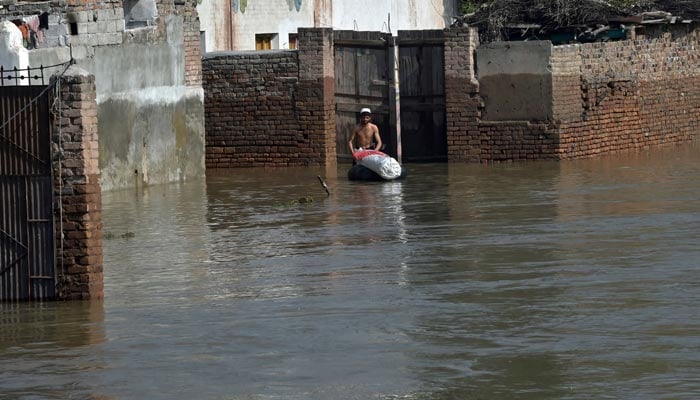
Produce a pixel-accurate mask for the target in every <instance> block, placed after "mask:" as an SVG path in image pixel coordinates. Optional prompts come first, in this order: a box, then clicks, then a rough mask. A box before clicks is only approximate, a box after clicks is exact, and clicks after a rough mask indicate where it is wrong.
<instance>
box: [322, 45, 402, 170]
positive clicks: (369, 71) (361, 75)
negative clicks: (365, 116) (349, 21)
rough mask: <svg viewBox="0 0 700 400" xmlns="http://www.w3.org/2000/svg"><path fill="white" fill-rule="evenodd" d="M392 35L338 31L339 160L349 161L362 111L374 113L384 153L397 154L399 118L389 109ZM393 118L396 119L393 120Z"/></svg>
mask: <svg viewBox="0 0 700 400" xmlns="http://www.w3.org/2000/svg"><path fill="white" fill-rule="evenodd" d="M390 43H391V35H389V34H384V33H381V32H356V31H335V32H334V38H333V45H334V48H335V103H336V110H335V127H336V130H335V131H336V149H337V153H338V159H339V160H341V161H342V160H346V161H347V160H350V158H351V157H350V149H349V148H348V141H349V140H350V135H351V134H352V130H353V128H354V127H355V125H357V123H358V116H359V112H360V109H361V108H363V107H369V108H370V109H372V122H374V123H375V124H376V125H377V127H378V128H379V133H380V135H381V137H382V141H383V142H384V143H386V145H387V146H386V149H385V151H386V152H387V153H390V154H392V155H395V154H396V144H395V141H393V142H392V140H393V138H395V134H394V132H396V126H395V125H396V123H395V122H394V124H393V126H392V123H391V121H392V120H393V121H395V118H396V115H395V114H393V113H392V110H391V108H390V106H389V104H390V102H389V92H390V91H389V84H390V81H391V80H392V76H393V75H392V74H393V68H392V65H393V59H394V57H393V50H392V51H390V48H389V44H390ZM392 118H393V119H392Z"/></svg>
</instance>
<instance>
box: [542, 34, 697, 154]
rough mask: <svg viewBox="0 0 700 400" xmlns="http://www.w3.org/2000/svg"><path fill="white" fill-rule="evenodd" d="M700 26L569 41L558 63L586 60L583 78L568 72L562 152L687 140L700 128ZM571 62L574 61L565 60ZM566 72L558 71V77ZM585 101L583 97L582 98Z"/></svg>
mask: <svg viewBox="0 0 700 400" xmlns="http://www.w3.org/2000/svg"><path fill="white" fill-rule="evenodd" d="M698 45H700V31H698V30H695V31H692V30H689V29H688V28H687V27H686V26H682V27H672V32H667V33H663V34H660V35H659V36H655V37H654V36H652V37H649V36H647V38H644V39H638V40H625V41H620V42H613V43H591V44H581V45H576V46H567V47H569V49H566V50H562V51H565V52H567V53H570V56H569V57H567V58H565V59H553V60H552V61H553V63H552V65H553V68H554V71H560V70H562V69H564V68H567V69H568V68H570V66H572V64H575V63H577V62H578V64H579V65H578V67H579V79H578V80H576V79H569V80H566V79H564V80H561V81H560V87H559V90H558V91H557V92H556V94H555V98H554V102H555V104H560V105H562V106H561V107H562V108H565V107H566V106H567V105H572V104H573V101H574V99H575V98H577V97H580V99H581V101H580V104H581V112H580V113H578V115H577V113H576V112H574V111H575V110H574V109H575V108H576V107H573V106H571V109H570V112H565V113H562V115H561V116H562V119H561V121H560V124H559V126H558V132H559V134H560V137H561V145H560V148H559V150H558V157H559V158H581V157H592V156H596V155H598V154H603V153H611V152H617V151H624V150H633V149H639V148H647V147H652V146H660V145H665V144H669V143H682V142H688V141H690V140H693V138H694V137H696V135H697V134H698V131H699V129H698V128H700V124H699V121H700V69H699V66H700V52H698V50H697V48H698ZM564 65H566V67H563V66H564ZM556 76H558V77H561V76H562V75H561V74H555V77H556ZM576 106H578V105H576Z"/></svg>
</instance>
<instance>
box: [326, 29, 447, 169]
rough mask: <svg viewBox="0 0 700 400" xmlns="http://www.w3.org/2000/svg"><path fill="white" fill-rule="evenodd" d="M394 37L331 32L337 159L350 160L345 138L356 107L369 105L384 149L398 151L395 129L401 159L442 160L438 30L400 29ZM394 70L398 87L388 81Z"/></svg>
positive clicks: (356, 117)
mask: <svg viewBox="0 0 700 400" xmlns="http://www.w3.org/2000/svg"><path fill="white" fill-rule="evenodd" d="M397 39H398V40H397V41H396V42H394V38H393V37H392V35H391V34H388V33H380V32H357V31H335V32H334V47H335V101H336V114H335V117H336V148H337V152H338V159H339V160H340V161H343V160H346V161H347V160H349V159H350V150H349V148H348V140H349V138H350V135H351V133H352V130H353V128H354V127H355V125H356V124H357V123H358V120H359V110H360V109H361V108H362V107H369V108H371V109H372V122H374V123H375V124H376V125H377V127H378V128H379V132H380V134H381V137H382V142H384V143H385V144H386V148H385V149H384V151H385V152H386V153H388V154H390V155H392V156H394V157H396V156H397V155H398V152H399V146H398V145H399V140H398V139H397V131H398V133H399V135H398V136H400V144H401V158H402V159H403V160H404V161H444V160H447V135H446V123H445V77H444V70H445V68H444V35H443V31H438V30H433V31H400V32H399V35H398V38H397ZM395 43H396V44H397V45H398V48H399V52H398V62H396V56H395V54H396V52H395V47H394V46H395ZM396 69H398V73H399V90H396V87H395V86H394V84H393V82H394V75H395V73H396ZM398 117H400V120H399V119H398ZM397 121H398V122H399V123H397Z"/></svg>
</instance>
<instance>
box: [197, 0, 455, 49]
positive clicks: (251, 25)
mask: <svg viewBox="0 0 700 400" xmlns="http://www.w3.org/2000/svg"><path fill="white" fill-rule="evenodd" d="M232 2H233V3H235V4H240V2H241V0H203V1H202V4H200V5H199V6H197V10H198V11H199V19H200V26H201V27H200V30H202V31H205V32H206V33H205V37H206V43H205V46H206V48H205V51H206V52H212V51H225V50H255V34H260V33H273V34H277V35H278V41H277V43H278V44H277V47H276V48H279V49H287V48H289V45H288V37H289V34H290V33H296V32H297V28H299V27H302V28H310V27H329V28H333V29H335V30H358V31H381V32H389V30H390V29H391V31H392V32H394V33H396V32H397V31H398V30H422V29H444V28H445V27H446V26H448V25H449V23H450V22H451V21H452V17H454V16H455V15H456V9H457V6H456V4H457V3H458V0H302V3H301V7H300V9H299V11H297V9H296V7H295V0H247V2H248V5H247V8H246V10H245V12H241V10H240V9H239V10H238V11H237V12H232V11H231V10H232V8H231V4H232ZM229 19H231V21H232V22H233V32H231V31H230V25H229ZM231 42H232V43H233V46H232V48H231V46H230V45H229V44H230V43H231Z"/></svg>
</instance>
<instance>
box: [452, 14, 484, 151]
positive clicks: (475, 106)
mask: <svg viewBox="0 0 700 400" xmlns="http://www.w3.org/2000/svg"><path fill="white" fill-rule="evenodd" d="M478 45H479V35H478V32H477V30H476V29H474V28H468V27H456V28H449V29H446V30H445V109H446V120H447V132H446V133H447V157H448V159H449V161H479V154H480V143H479V126H478V122H479V118H480V117H481V113H480V107H481V99H480V98H479V96H478V93H479V82H478V81H477V80H476V77H475V73H474V67H475V61H474V51H475V50H476V48H477V46H478Z"/></svg>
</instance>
